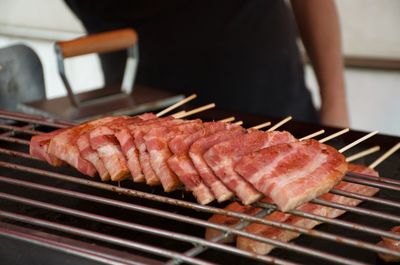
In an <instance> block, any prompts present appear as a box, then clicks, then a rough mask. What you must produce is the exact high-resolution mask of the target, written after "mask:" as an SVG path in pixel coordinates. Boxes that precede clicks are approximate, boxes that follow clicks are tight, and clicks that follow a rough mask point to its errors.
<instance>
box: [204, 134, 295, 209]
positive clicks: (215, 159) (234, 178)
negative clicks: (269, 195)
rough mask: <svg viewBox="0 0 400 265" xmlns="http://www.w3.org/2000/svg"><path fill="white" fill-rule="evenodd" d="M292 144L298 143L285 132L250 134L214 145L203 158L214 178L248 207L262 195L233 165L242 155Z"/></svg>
mask: <svg viewBox="0 0 400 265" xmlns="http://www.w3.org/2000/svg"><path fill="white" fill-rule="evenodd" d="M293 141H297V140H296V138H294V137H293V136H292V135H291V134H290V133H288V132H278V131H274V132H268V133H266V132H262V131H257V130H249V131H248V132H247V133H246V134H243V135H240V136H238V137H235V138H234V139H232V140H231V141H225V142H222V143H219V144H216V145H214V146H213V147H211V148H210V149H209V150H208V151H207V152H206V153H205V154H204V159H205V161H206V162H207V164H208V165H209V166H210V168H211V169H212V170H213V172H214V173H215V175H216V176H217V177H218V178H219V179H220V180H221V181H222V182H223V183H224V184H225V185H226V186H227V187H228V188H229V189H230V190H231V191H233V192H234V193H235V194H236V196H237V197H238V198H239V199H240V200H241V202H242V203H243V204H246V205H247V204H251V203H253V202H255V201H257V200H258V199H260V198H261V197H262V194H261V193H260V192H258V191H257V190H256V189H255V188H254V187H253V186H252V185H251V184H250V183H249V182H247V181H246V180H244V179H243V178H242V177H241V176H240V175H239V174H238V173H237V172H236V171H235V170H234V165H235V164H236V163H237V162H238V161H239V160H240V159H241V158H242V157H243V156H244V155H247V154H250V153H252V152H255V151H258V150H260V149H262V148H266V147H268V146H271V145H276V144H281V143H290V142H293ZM268 163H270V161H269V162H268Z"/></svg>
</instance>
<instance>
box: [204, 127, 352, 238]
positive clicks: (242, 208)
mask: <svg viewBox="0 0 400 265" xmlns="http://www.w3.org/2000/svg"><path fill="white" fill-rule="evenodd" d="M347 131H348V130H347ZM343 133H344V132H343V130H342V131H340V132H337V133H334V134H332V135H334V137H331V136H327V137H325V138H323V140H324V139H328V140H329V139H333V138H335V137H338V136H339V135H341V134H343ZM313 134H314V133H313ZM328 137H329V138H328ZM303 138H306V139H308V136H304V137H303ZM326 141H327V140H326ZM261 201H262V202H268V203H270V202H271V199H269V198H264V199H262V200H261ZM226 210H230V211H237V212H247V213H249V214H250V213H254V215H255V214H256V213H258V212H260V211H261V209H260V208H257V207H253V206H250V205H242V204H240V203H238V202H233V203H231V204H229V205H228V206H227V208H226ZM287 217H288V215H285V214H283V213H281V212H278V211H276V213H274V214H273V215H271V216H268V217H266V218H268V219H271V220H274V219H275V218H277V221H280V222H282V221H283V220H284V219H285V218H287ZM209 221H210V222H215V223H219V224H226V225H229V226H234V225H236V224H238V223H239V222H240V220H238V219H236V218H233V217H228V216H223V215H213V216H212V217H211V218H210V219H209ZM220 234H221V232H220V231H218V230H214V229H207V230H206V234H205V237H206V239H209V240H211V239H212V238H214V237H216V236H219V235H220ZM231 240H233V237H229V238H226V239H225V240H224V241H225V242H231Z"/></svg>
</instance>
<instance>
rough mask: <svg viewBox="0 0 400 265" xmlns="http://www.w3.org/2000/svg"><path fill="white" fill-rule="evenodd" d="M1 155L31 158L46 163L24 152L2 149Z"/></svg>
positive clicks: (0, 149)
mask: <svg viewBox="0 0 400 265" xmlns="http://www.w3.org/2000/svg"><path fill="white" fill-rule="evenodd" d="M0 153H1V154H6V155H9V156H17V157H23V158H29V159H33V160H37V161H42V162H45V161H43V160H41V159H39V158H37V157H35V156H31V155H30V154H27V153H24V152H18V151H13V150H8V149H4V148H1V147H0Z"/></svg>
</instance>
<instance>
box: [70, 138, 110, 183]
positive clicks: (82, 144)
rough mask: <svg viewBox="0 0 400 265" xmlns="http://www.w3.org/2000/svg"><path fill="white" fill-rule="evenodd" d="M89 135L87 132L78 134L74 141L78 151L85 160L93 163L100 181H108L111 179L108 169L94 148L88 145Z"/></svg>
mask: <svg viewBox="0 0 400 265" xmlns="http://www.w3.org/2000/svg"><path fill="white" fill-rule="evenodd" d="M89 135H90V134H89V133H84V134H82V135H81V136H79V138H78V140H77V141H76V144H77V146H78V149H79V152H80V153H81V156H82V157H83V158H84V159H86V160H87V161H89V162H90V163H92V164H93V166H94V167H95V168H96V170H97V172H98V173H99V176H100V179H101V180H102V181H108V180H110V179H111V177H110V174H109V173H108V170H107V169H106V167H105V166H104V163H103V161H102V160H101V159H100V157H99V155H98V154H97V152H96V150H94V149H93V148H92V147H91V146H90V137H89Z"/></svg>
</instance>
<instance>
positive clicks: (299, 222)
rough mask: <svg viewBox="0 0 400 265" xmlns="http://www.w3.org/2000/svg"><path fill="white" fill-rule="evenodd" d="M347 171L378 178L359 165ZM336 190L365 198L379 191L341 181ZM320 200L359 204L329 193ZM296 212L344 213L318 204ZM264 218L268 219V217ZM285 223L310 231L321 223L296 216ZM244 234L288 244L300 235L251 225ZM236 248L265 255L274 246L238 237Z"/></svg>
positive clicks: (310, 204) (304, 206) (307, 204)
mask: <svg viewBox="0 0 400 265" xmlns="http://www.w3.org/2000/svg"><path fill="white" fill-rule="evenodd" d="M349 170H350V171H353V172H359V173H364V174H369V175H372V176H376V177H378V173H377V172H376V171H373V170H372V169H369V168H365V167H362V166H359V165H352V164H350V165H349ZM335 188H336V189H339V190H343V191H349V192H353V193H358V194H361V195H365V196H373V195H374V194H376V193H377V192H378V191H379V189H377V188H374V187H369V186H364V185H360V184H355V183H350V182H345V181H341V182H340V183H339V184H338V185H336V186H335ZM319 198H320V199H323V200H326V201H330V202H335V203H340V204H343V205H348V206H357V205H358V204H360V203H361V201H360V200H357V199H352V198H348V197H345V196H339V195H334V194H331V193H326V194H324V195H322V196H320V197H319ZM298 210H301V211H303V212H307V213H312V214H316V215H321V216H324V217H328V218H337V217H338V216H340V215H342V214H343V213H345V211H343V210H339V209H335V208H330V207H326V206H321V205H318V204H313V203H306V204H303V205H301V206H300V207H299V208H298ZM265 218H267V219H268V218H269V217H268V216H267V217H265ZM285 223H287V224H290V225H295V226H299V227H302V228H306V229H312V228H313V227H315V226H316V225H318V224H320V223H321V222H319V221H316V220H311V219H307V218H304V217H301V216H296V215H289V217H288V218H287V220H286V221H285ZM245 231H246V232H250V233H254V234H256V235H260V236H264V237H268V238H274V239H277V240H280V241H283V242H288V241H290V240H292V239H294V238H296V237H298V236H299V235H300V234H299V233H296V232H293V231H289V230H285V229H280V228H276V227H272V226H268V225H262V224H257V223H253V224H251V225H249V226H248V227H246V229H245ZM236 246H237V247H238V248H240V249H243V250H247V251H251V252H254V253H257V254H267V253H269V252H270V251H271V250H272V249H273V248H274V246H272V245H269V244H266V243H262V242H259V241H255V240H251V239H248V238H245V237H238V238H237V241H236Z"/></svg>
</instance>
